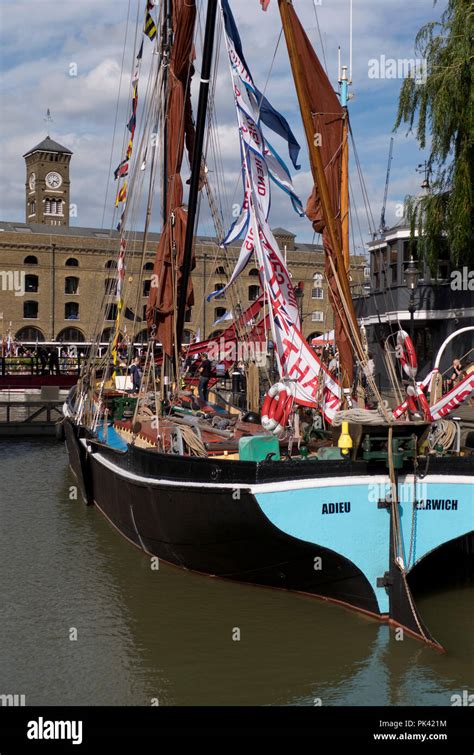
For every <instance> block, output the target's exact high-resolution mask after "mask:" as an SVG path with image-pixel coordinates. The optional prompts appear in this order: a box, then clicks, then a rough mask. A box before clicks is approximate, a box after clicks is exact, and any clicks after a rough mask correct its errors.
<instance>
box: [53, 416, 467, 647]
mask: <svg viewBox="0 0 474 755" xmlns="http://www.w3.org/2000/svg"><path fill="white" fill-rule="evenodd" d="M65 435H66V442H67V446H68V451H69V457H70V462H71V467H72V469H73V471H74V473H75V475H76V477H77V479H78V481H79V484H80V487H81V491H82V492H83V497H84V499H85V500H86V502H88V503H94V504H95V505H96V506H97V507H98V508H99V509H100V510H101V512H102V513H103V514H104V515H105V516H106V517H107V519H108V520H109V521H110V522H111V524H112V525H113V526H114V527H115V528H116V529H117V530H118V531H119V532H120V533H121V534H122V535H123V536H124V537H125V538H126V539H127V540H129V541H130V542H131V543H133V544H134V545H136V546H137V547H138V548H140V549H142V550H143V551H145V552H146V553H148V554H150V555H151V556H157V557H158V558H159V559H162V560H163V561H166V562H168V563H170V564H174V565H176V566H179V567H182V568H185V569H190V570H193V571H197V572H201V573H204V574H207V575H211V576H216V577H220V578H224V579H228V580H235V581H238V582H244V583H250V584H256V585H261V586H266V587H273V588H280V589H286V590H292V591H297V592H301V593H305V594H309V595H313V596H317V597H319V598H322V599H326V600H330V601H334V602H339V603H342V604H344V605H347V606H348V607H350V608H353V609H356V610H359V611H363V612H366V613H368V614H370V615H373V616H376V617H378V618H382V619H386V620H389V621H391V622H393V623H394V624H398V625H402V626H404V627H405V628H406V629H407V630H408V631H409V632H411V633H412V634H414V635H416V636H418V637H422V638H423V639H424V640H426V641H428V642H432V643H433V644H437V643H436V641H434V640H433V638H432V637H431V635H430V634H429V631H428V630H427V628H426V627H425V626H424V624H423V622H422V620H421V618H420V617H419V615H418V614H417V613H416V608H415V607H414V604H413V601H412V598H411V595H410V591H409V588H408V585H407V583H406V581H403V582H402V580H401V577H400V574H399V572H398V571H397V568H396V567H395V566H393V554H390V563H391V564H392V568H391V569H390V570H389V572H387V574H386V575H385V576H386V578H387V583H388V585H390V587H389V588H388V590H389V593H388V594H389V595H390V609H389V611H388V613H387V614H381V613H380V610H379V607H378V602H377V599H376V597H375V594H374V590H373V588H372V586H371V584H370V582H369V580H368V579H367V577H366V576H365V574H364V573H363V572H362V571H361V570H360V569H358V568H357V566H356V565H355V564H354V563H353V562H352V561H350V560H348V559H347V558H345V557H344V556H343V555H341V553H337V552H335V551H333V550H330V549H328V548H325V547H323V546H320V545H318V544H315V543H313V542H305V541H304V540H301V539H297V538H294V537H292V536H290V535H288V534H287V533H285V532H282V531H281V530H280V529H278V528H277V527H276V526H274V525H273V524H272V522H270V521H269V519H268V518H267V517H266V516H265V514H264V513H263V511H262V509H261V507H260V506H259V504H258V502H257V501H256V499H255V496H254V495H253V494H252V492H250V491H246V490H245V489H244V488H242V484H243V485H244V486H245V484H247V483H248V484H249V485H252V484H256V483H267V482H279V481H280V480H284V479H288V478H290V479H293V480H294V479H307V477H308V473H309V474H310V476H311V477H313V476H314V477H315V478H317V477H323V478H324V477H325V478H327V477H330V476H333V477H334V476H337V477H338V478H341V477H342V478H344V477H345V476H347V477H352V478H354V476H358V475H359V476H360V475H364V474H365V475H367V474H368V469H367V465H366V464H365V462H360V463H359V462H355V463H354V462H347V463H341V462H321V461H318V462H317V463H316V464H315V465H314V467H313V468H312V467H311V466H310V464H306V463H304V464H302V463H301V462H294V463H293V462H291V461H286V462H285V464H272V463H267V464H265V463H263V464H255V463H251V462H239V463H238V464H236V463H235V462H232V461H225V460H224V461H217V460H212V459H198V458H193V459H189V458H185V457H179V456H168V455H162V454H158V453H156V452H150V451H148V450H144V449H140V448H136V447H133V446H132V447H129V450H128V451H127V452H126V453H124V452H120V451H116V450H114V449H112V448H110V447H108V446H105V445H103V444H101V443H98V442H97V441H96V440H95V439H94V438H92V437H91V436H90V435H89V433H88V432H87V431H86V430H84V429H83V428H78V427H77V426H75V425H74V424H73V423H72V422H71V421H70V420H66V421H65ZM86 448H87V450H86ZM440 461H441V464H439V465H438V469H437V472H438V473H441V474H442V473H443V461H444V460H440ZM457 461H459V462H460V464H459V469H460V472H461V473H462V471H463V470H464V469H465V470H466V471H467V470H468V466H467V465H466V464H464V462H465V461H466V460H465V459H459V460H457ZM469 464H471V462H469ZM451 468H452V463H451V464H450V465H449V467H448V466H447V465H446V466H445V469H446V472H447V471H448V469H449V471H451ZM147 478H148V479H147ZM161 480H162V481H163V483H162V484H161ZM170 482H171V484H170ZM234 482H235V483H236V484H237V483H238V484H239V485H240V486H241V487H240V488H239V489H238V496H236V495H235V490H237V488H234V489H233V488H232V483H234ZM348 482H349V481H348ZM186 483H193V484H194V486H193V487H192V488H190V487H189V486H186ZM196 483H202V485H197V486H196ZM392 526H393V523H392ZM387 557H389V554H388V553H387ZM318 558H321V559H322V560H323V562H324V571H320V570H317V569H316V568H315V563H316V559H318ZM387 564H388V561H387Z"/></svg>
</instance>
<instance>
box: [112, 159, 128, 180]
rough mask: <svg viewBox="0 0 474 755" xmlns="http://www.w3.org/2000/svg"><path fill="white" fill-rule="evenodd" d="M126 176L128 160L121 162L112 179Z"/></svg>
mask: <svg viewBox="0 0 474 755" xmlns="http://www.w3.org/2000/svg"><path fill="white" fill-rule="evenodd" d="M125 176H128V160H122V162H121V163H120V165H119V166H118V168H116V169H115V170H114V178H115V180H117V178H124V177H125Z"/></svg>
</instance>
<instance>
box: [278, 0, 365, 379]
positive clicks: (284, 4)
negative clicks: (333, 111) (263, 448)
mask: <svg viewBox="0 0 474 755" xmlns="http://www.w3.org/2000/svg"><path fill="white" fill-rule="evenodd" d="M291 4H292V3H291V0H278V6H279V9H280V15H281V20H282V25H283V31H284V33H285V40H286V45H287V48H288V55H289V58H290V63H291V68H292V72H293V79H294V81H295V87H296V93H297V96H298V102H299V106H300V111H301V117H302V120H303V126H304V130H305V134H306V140H307V143H308V151H309V160H310V165H311V171H312V173H313V178H314V181H315V183H316V185H317V188H318V192H319V197H320V200H321V209H322V213H323V218H324V224H325V227H326V230H327V234H328V237H329V241H330V244H331V248H332V250H333V254H334V258H335V267H336V271H337V272H338V279H339V285H340V287H341V292H342V297H343V300H344V305H345V307H346V311H347V316H348V318H349V319H350V322H351V324H352V327H351V330H352V331H353V333H357V332H358V324H357V318H356V315H355V311H354V304H353V302H352V297H351V293H350V288H349V279H348V276H347V274H345V270H346V267H345V263H344V258H343V254H342V249H341V244H340V242H339V238H338V234H337V230H336V224H335V220H334V216H333V214H332V210H331V204H330V197H329V190H328V185H327V181H326V176H325V173H324V166H323V161H322V157H321V149H320V146H319V139H318V138H316V137H317V135H316V134H315V133H314V125H313V117H312V113H311V106H310V98H309V94H308V92H307V88H306V82H305V79H304V76H303V75H302V71H301V63H300V54H299V51H298V49H297V47H296V43H295V39H294V35H293V28H292V24H291V22H290V18H289V13H288V5H291ZM347 336H348V337H350V336H351V333H348V334H347ZM340 357H341V371H342V375H343V383H344V387H349V385H350V382H351V381H350V379H349V377H348V376H351V375H352V371H353V366H352V362H351V364H345V363H344V361H343V360H344V355H343V353H342V351H341V352H340Z"/></svg>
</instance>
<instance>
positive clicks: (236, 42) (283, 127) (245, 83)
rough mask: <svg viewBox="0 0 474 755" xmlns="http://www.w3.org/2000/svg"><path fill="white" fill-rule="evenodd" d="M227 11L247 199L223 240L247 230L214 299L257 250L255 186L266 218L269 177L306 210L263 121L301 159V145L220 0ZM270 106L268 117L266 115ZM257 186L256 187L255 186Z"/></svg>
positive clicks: (225, 4)
mask: <svg viewBox="0 0 474 755" xmlns="http://www.w3.org/2000/svg"><path fill="white" fill-rule="evenodd" d="M221 8H222V13H223V17H224V26H225V34H226V43H227V51H228V55H229V62H230V68H231V75H232V83H233V86H234V100H235V106H236V109H237V118H238V122H239V132H240V141H241V151H242V181H243V188H244V199H243V202H242V206H241V208H240V212H239V215H238V217H237V218H236V220H235V221H234V223H233V224H232V226H231V228H230V230H229V232H228V233H227V236H226V237H225V239H224V240H223V242H222V246H228V245H229V244H232V243H234V242H235V241H236V240H237V239H238V238H240V237H241V236H242V234H243V233H245V237H244V241H243V243H242V247H241V250H240V254H239V258H238V260H237V264H236V266H235V268H234V271H233V273H232V276H231V278H230V280H229V281H228V283H227V285H226V286H225V288H223V289H220V290H218V291H213V292H212V293H211V294H209V296H208V297H207V299H208V301H210V300H211V299H212V298H213V297H214V296H218V295H222V294H223V293H224V292H225V291H226V290H227V289H228V288H229V287H230V286H231V285H232V284H233V283H234V281H235V280H236V278H237V277H238V276H239V275H240V273H241V272H242V270H244V268H245V267H246V265H247V264H248V262H249V260H250V258H251V256H252V254H253V251H254V242H253V229H252V224H251V222H250V221H251V207H250V204H251V202H250V194H251V192H254V200H253V201H254V202H255V201H256V202H258V209H259V215H260V216H262V217H264V218H265V220H267V218H268V215H269V212H270V203H271V192H270V180H272V181H274V183H276V185H277V186H278V187H279V188H280V189H282V190H283V191H284V192H285V193H286V194H288V196H289V198H290V200H291V203H292V205H293V208H294V209H295V211H296V212H297V213H298V215H300V216H301V217H302V216H303V215H304V210H303V206H302V204H301V200H300V199H299V197H298V196H297V194H296V192H295V190H294V188H293V184H292V181H291V176H290V172H289V170H288V168H287V167H286V165H285V163H284V162H283V160H282V159H281V157H280V156H279V155H278V153H277V152H276V150H275V149H274V148H273V147H272V146H271V144H270V143H269V142H268V140H266V139H265V138H264V136H263V134H262V131H261V125H260V121H262V122H263V123H266V124H267V125H268V126H269V127H270V128H272V129H273V130H274V131H275V132H276V133H278V134H280V135H281V136H283V138H285V139H286V141H287V142H288V148H289V150H290V155H291V156H292V160H293V163H294V164H295V165H296V158H297V156H298V152H299V149H300V148H299V145H298V143H297V142H296V139H295V138H294V136H293V133H292V131H291V129H290V127H289V125H288V123H287V121H286V120H285V119H284V118H283V116H282V115H280V114H279V113H278V112H277V111H276V110H275V109H274V108H273V107H272V106H271V105H270V103H269V102H268V100H266V99H265V98H264V97H263V95H261V93H260V92H259V90H258V89H257V88H256V87H255V84H254V82H253V79H252V77H251V75H250V73H249V70H248V67H247V64H246V62H245V58H244V57H243V51H242V44H241V41H240V37H239V33H238V31H237V27H236V26H235V22H234V18H233V16H232V12H231V10H230V8H229V4H228V2H227V0H221ZM264 112H265V117H264ZM254 189H255V191H254Z"/></svg>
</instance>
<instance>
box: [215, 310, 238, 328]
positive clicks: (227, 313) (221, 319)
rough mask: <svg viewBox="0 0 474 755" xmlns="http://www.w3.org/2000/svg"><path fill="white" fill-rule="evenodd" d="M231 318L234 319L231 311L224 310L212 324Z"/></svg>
mask: <svg viewBox="0 0 474 755" xmlns="http://www.w3.org/2000/svg"><path fill="white" fill-rule="evenodd" d="M233 319H234V316H233V314H232V312H224V314H223V315H221V317H218V318H217V320H216V321H215V322H213V323H212V324H213V326H214V325H219V323H221V322H227V320H233Z"/></svg>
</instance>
